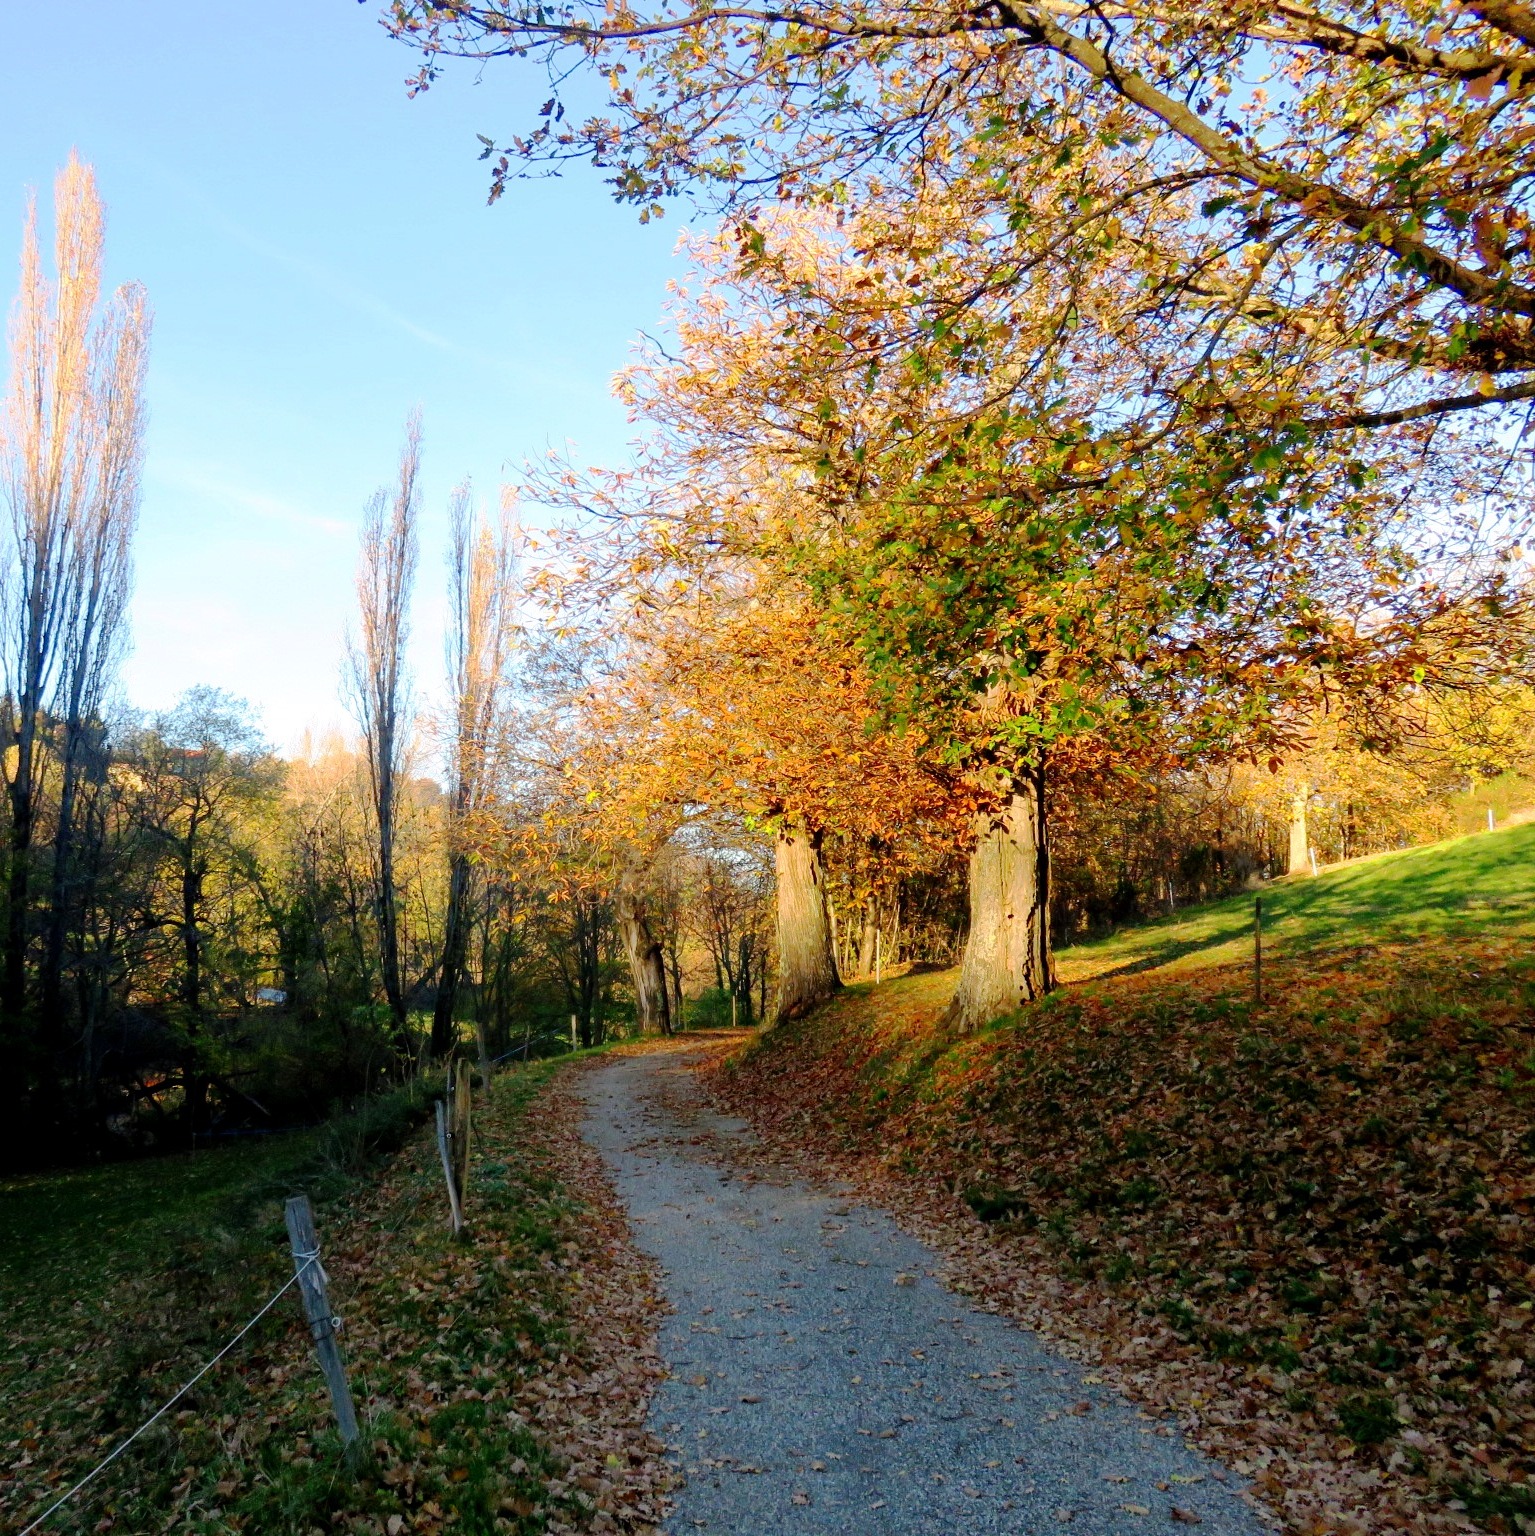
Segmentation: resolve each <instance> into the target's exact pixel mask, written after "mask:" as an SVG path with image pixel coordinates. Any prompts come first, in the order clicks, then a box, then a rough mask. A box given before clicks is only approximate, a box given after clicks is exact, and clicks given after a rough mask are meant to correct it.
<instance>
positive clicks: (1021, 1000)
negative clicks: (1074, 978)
mask: <svg viewBox="0 0 1535 1536" xmlns="http://www.w3.org/2000/svg"><path fill="white" fill-rule="evenodd" d="M1044 788H1045V786H1044V775H1043V773H1042V772H1041V773H1039V774H1038V775H1036V776H1035V777H1034V778H1032V779H1031V780H1030V781H1026V782H1024V783H1022V784H1020V785H1019V786H1017V787H1016V788H1015V790H1014V792H1013V794H1012V795H1011V796H1010V797H1009V798H1008V801H1007V803H1006V804H1005V805H1004V806H1003V807H1001V809H1000V810H997V811H990V812H983V813H982V814H981V815H979V816H977V818H976V828H975V834H976V836H975V848H974V850H973V851H972V853H971V855H970V936H969V938H968V939H967V940H966V942H965V953H964V958H963V959H962V960H961V961H960V971H959V986H958V987H957V988H956V990H955V993H954V1000H953V1001H952V1002H951V1003H950V1004H949V1008H948V1012H947V1013H946V1014H945V1015H944V1023H945V1024H946V1025H947V1026H948V1027H950V1028H952V1029H956V1030H959V1031H961V1032H965V1031H969V1030H972V1029H979V1028H980V1027H981V1025H983V1024H989V1023H990V1022H991V1020H993V1019H997V1018H1001V1017H1002V1016H1003V1015H1004V1014H1008V1013H1012V1012H1013V1011H1014V1010H1016V1009H1018V1008H1021V1007H1022V1006H1023V1005H1024V1004H1025V1003H1029V1002H1033V1001H1034V999H1035V998H1037V997H1043V996H1044V995H1045V993H1046V992H1048V991H1049V990H1050V989H1051V987H1052V986H1054V984H1055V978H1054V972H1053V968H1052V966H1051V961H1050V849H1049V840H1048V837H1047V835H1046V823H1045V793H1044Z"/></svg>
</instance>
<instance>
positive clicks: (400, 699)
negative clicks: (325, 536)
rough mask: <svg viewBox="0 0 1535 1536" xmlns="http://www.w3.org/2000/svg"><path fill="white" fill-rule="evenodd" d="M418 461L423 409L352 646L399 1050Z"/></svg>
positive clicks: (387, 507) (376, 517) (366, 566)
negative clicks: (402, 836)
mask: <svg viewBox="0 0 1535 1536" xmlns="http://www.w3.org/2000/svg"><path fill="white" fill-rule="evenodd" d="M420 468H421V418H420V416H419V414H412V416H411V417H410V419H409V421H408V422H407V423H406V427H405V446H404V448H403V450H402V451H401V454H400V468H399V476H398V478H397V480H396V483H395V488H394V491H393V494H392V495H391V493H390V492H389V491H386V490H380V491H377V492H375V494H374V495H373V497H372V499H371V500H370V501H369V502H368V506H367V510H366V512H365V513H364V515H363V528H362V551H361V556H360V559H359V561H358V567H357V609H358V620H357V623H358V628H357V633H356V635H355V636H353V637H352V638H351V639H350V640H349V641H348V645H347V684H348V689H347V691H348V694H349V696H350V701H351V705H352V710H353V714H354V717H355V719H356V721H357V724H358V726H359V727H360V728H361V730H362V737H363V751H364V755H365V757H366V759H367V765H368V786H369V790H370V791H371V800H372V810H373V831H374V839H375V841H374V853H375V857H376V866H375V878H376V884H377V889H376V898H375V899H376V910H377V919H378V940H379V970H380V973H381V975H382V978H383V984H384V996H385V999H386V1000H387V1002H388V1005H389V1011H390V1014H391V1015H392V1017H393V1021H394V1036H395V1046H396V1049H397V1050H398V1051H399V1052H400V1053H401V1054H402V1055H406V1054H408V1053H409V1051H410V1030H409V1025H408V1022H407V1018H406V1012H405V988H404V983H403V981H402V979H401V973H400V923H399V892H398V888H397V886H396V879H395V834H396V831H397V829H398V823H399V795H400V786H401V781H402V780H403V778H404V775H405V771H406V763H407V756H408V752H409V747H410V729H411V702H410V678H409V674H408V672H407V669H406V662H405V649H406V644H407V641H408V640H409V636H410V599H411V592H412V589H413V587H414V585H415V577H416V559H417V552H418V543H417V535H416V518H417V513H418V510H419V504H420V493H419V490H418V487H417V479H418V477H419V474H420Z"/></svg>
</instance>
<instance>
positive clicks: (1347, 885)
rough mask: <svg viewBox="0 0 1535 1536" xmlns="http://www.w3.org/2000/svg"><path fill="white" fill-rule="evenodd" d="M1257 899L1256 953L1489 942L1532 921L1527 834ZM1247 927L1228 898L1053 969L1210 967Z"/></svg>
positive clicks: (1495, 837)
mask: <svg viewBox="0 0 1535 1536" xmlns="http://www.w3.org/2000/svg"><path fill="white" fill-rule="evenodd" d="M1257 894H1259V895H1261V896H1262V899H1263V929H1264V941H1265V943H1266V944H1273V945H1275V946H1276V947H1277V946H1283V948H1284V949H1285V950H1287V951H1292V952H1293V951H1296V950H1306V949H1312V948H1315V947H1318V946H1323V945H1337V944H1351V943H1353V944H1364V943H1373V942H1376V941H1378V940H1380V939H1383V938H1408V937H1414V936H1423V935H1445V936H1449V935H1464V934H1470V933H1485V934H1489V935H1491V934H1494V933H1496V932H1498V931H1500V930H1503V929H1512V928H1514V927H1517V926H1519V925H1521V924H1525V923H1528V922H1529V921H1530V919H1531V918H1532V917H1535V825H1531V824H1527V825H1524V826H1519V827H1510V828H1507V829H1505V830H1502V831H1498V832H1492V833H1483V834H1480V835H1477V836H1471V837H1462V838H1456V839H1454V840H1453V841H1451V842H1447V843H1435V844H1432V845H1431V846H1429V847H1426V848H1411V849H1407V850H1405V851H1403V852H1400V853H1390V854H1382V855H1379V856H1377V857H1375V858H1370V859H1361V860H1358V861H1356V862H1354V863H1351V864H1341V865H1335V866H1333V867H1332V868H1331V869H1327V870H1323V871H1322V873H1321V874H1320V875H1318V876H1316V877H1315V878H1310V879H1308V878H1305V877H1295V878H1293V879H1286V880H1278V881H1275V882H1273V883H1272V884H1270V885H1267V886H1265V887H1264V888H1263V890H1262V891H1261V892H1259V893H1257ZM1252 925H1253V897H1252V896H1251V895H1243V896H1234V897H1230V898H1228V899H1226V900H1224V901H1219V902H1212V903H1210V904H1209V905H1208V906H1204V907H1194V908H1190V909H1188V910H1187V911H1185V912H1183V913H1180V914H1179V915H1177V916H1176V917H1165V918H1162V919H1160V920H1159V921H1158V922H1155V923H1151V924H1148V925H1146V926H1145V927H1143V928H1136V929H1130V930H1127V931H1126V932H1123V933H1119V934H1115V935H1113V936H1112V937H1110V938H1107V939H1100V940H1097V941H1095V942H1093V943H1089V944H1081V945H1076V946H1073V947H1072V948H1071V949H1067V950H1063V951H1062V952H1061V955H1060V960H1061V962H1062V969H1063V972H1064V974H1065V976H1066V979H1067V980H1068V981H1103V980H1106V979H1108V978H1109V977H1113V976H1130V975H1134V974H1136V973H1138V972H1142V971H1152V970H1157V969H1160V968H1161V967H1163V966H1171V965H1174V964H1176V963H1178V962H1180V961H1185V960H1188V959H1189V958H1190V957H1192V956H1202V957H1204V960H1203V963H1210V964H1213V963H1217V962H1218V961H1222V960H1231V959H1237V958H1240V957H1242V956H1244V955H1245V953H1246V952H1247V951H1248V949H1249V947H1250V945H1251V942H1252ZM1217 951H1226V953H1220V954H1217ZM1073 973H1076V974H1073Z"/></svg>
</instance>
